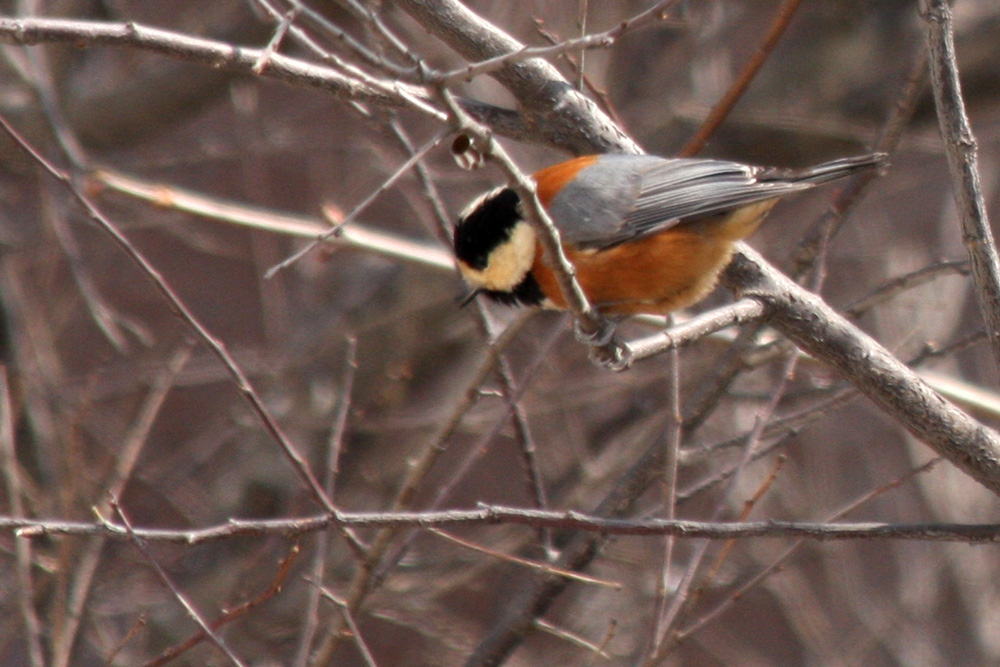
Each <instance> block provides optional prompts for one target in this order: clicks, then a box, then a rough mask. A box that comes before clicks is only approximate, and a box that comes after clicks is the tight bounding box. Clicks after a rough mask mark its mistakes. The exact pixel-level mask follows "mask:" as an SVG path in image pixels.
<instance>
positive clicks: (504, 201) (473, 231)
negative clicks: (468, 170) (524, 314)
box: [455, 188, 544, 305]
mask: <svg viewBox="0 0 1000 667" xmlns="http://www.w3.org/2000/svg"><path fill="white" fill-rule="evenodd" d="M520 201H521V200H520V198H519V197H518V196H517V193H516V192H514V191H513V190H511V189H510V188H500V189H497V190H493V191H491V192H488V193H486V194H485V195H483V196H482V197H480V198H479V199H477V200H475V201H473V202H472V204H470V205H469V206H468V208H466V209H465V212H464V213H462V215H461V216H460V217H459V219H458V224H456V225H455V257H456V258H457V259H458V268H459V270H460V271H461V272H462V277H463V278H465V281H466V282H467V283H469V285H470V286H471V287H472V288H473V290H474V291H475V292H476V293H482V294H485V295H486V296H488V297H490V298H492V299H494V300H495V301H498V302H500V303H503V304H507V305H520V304H524V305H538V304H539V303H541V302H542V299H543V298H544V297H543V294H542V291H541V289H540V288H539V286H538V283H537V282H536V281H535V279H534V278H533V277H532V275H531V273H530V271H531V266H532V264H533V263H534V261H535V244H536V241H535V231H534V230H533V229H532V228H531V225H530V224H529V223H528V222H527V221H525V220H524V217H523V216H522V215H521V207H520Z"/></svg>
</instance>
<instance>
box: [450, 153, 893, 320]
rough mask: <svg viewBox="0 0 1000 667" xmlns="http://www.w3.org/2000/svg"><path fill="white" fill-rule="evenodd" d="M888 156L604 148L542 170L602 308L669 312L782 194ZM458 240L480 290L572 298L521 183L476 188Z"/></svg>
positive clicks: (563, 229)
mask: <svg viewBox="0 0 1000 667" xmlns="http://www.w3.org/2000/svg"><path fill="white" fill-rule="evenodd" d="M884 162H885V155H883V154H873V155H864V156H860V157H851V158H844V159H840V160H834V161H832V162H826V163H823V164H820V165H817V166H815V167H810V168H808V169H801V170H790V169H776V168H768V167H754V166H749V165H745V164H740V163H738V162H728V161H723V160H704V159H686V158H674V159H671V158H661V157H655V156H650V155H622V154H606V155H588V156H584V157H578V158H575V159H572V160H567V161H566V162H560V163H558V164H555V165H552V166H550V167H546V168H545V169H542V170H541V171H538V172H536V173H535V174H534V175H533V178H534V180H535V184H536V187H537V191H538V199H539V201H540V202H541V204H542V206H543V207H544V208H545V210H546V211H547V212H548V215H549V217H550V218H551V219H552V222H553V223H554V224H555V226H556V228H557V229H558V230H559V235H560V237H561V240H562V244H563V249H564V251H565V253H566V256H567V258H568V259H569V260H570V261H571V262H572V263H573V265H574V267H575V268H576V278H577V280H578V281H579V283H580V286H581V288H582V289H583V291H584V293H585V294H586V296H587V299H588V301H589V302H590V303H591V304H592V305H593V306H594V307H595V308H597V309H598V310H599V311H600V312H601V313H602V314H604V315H610V316H617V315H635V314H640V313H652V314H661V315H662V314H666V313H669V312H671V311H674V310H677V309H679V308H684V307H687V306H690V305H692V304H694V303H696V302H697V301H699V300H700V299H702V298H703V297H705V296H706V295H707V294H708V293H709V292H710V291H711V290H712V288H713V287H714V286H715V283H716V281H717V280H718V276H719V273H720V272H721V271H722V269H723V268H725V266H726V264H728V263H729V260H730V257H731V256H732V253H733V246H734V244H735V243H736V242H737V241H739V240H741V239H743V238H745V237H746V236H748V235H749V234H751V233H752V232H753V231H754V230H755V229H756V228H757V226H758V225H759V224H760V222H761V220H763V219H764V217H765V216H766V215H767V213H768V212H769V211H770V210H771V207H773V206H774V204H775V203H776V202H777V201H778V199H780V198H782V197H784V196H786V195H790V194H792V193H793V192H799V191H800V190H806V189H808V188H811V187H813V186H815V185H818V184H820V183H825V182H827V181H832V180H834V179H838V178H843V177H845V176H850V175H851V174H854V173H856V172H858V171H860V170H863V169H869V168H872V167H878V166H881V165H882V164H883V163H884ZM454 245H455V256H456V258H457V259H458V267H459V270H460V271H461V273H462V276H463V277H464V278H465V280H466V282H467V283H468V284H469V285H470V286H471V287H472V288H473V294H472V296H474V295H476V294H484V295H486V296H487V297H490V298H492V299H494V300H496V301H498V302H500V303H504V304H510V305H529V306H542V307H544V308H555V309H563V308H565V307H566V301H565V299H564V298H563V295H562V292H561V291H560V289H559V285H558V283H557V281H556V278H555V275H554V274H553V273H552V270H551V269H550V268H549V267H548V266H546V264H545V262H544V261H543V259H542V247H541V244H540V243H538V240H537V237H536V233H535V230H534V228H533V227H532V226H531V224H530V223H529V222H528V221H527V220H526V219H525V215H524V212H523V210H522V208H521V201H520V198H519V197H518V195H517V193H516V192H514V190H512V189H510V188H506V187H503V188H497V189H495V190H492V191H490V192H487V193H486V194H484V195H482V196H480V197H479V198H477V199H476V200H474V201H473V202H472V203H471V204H470V205H469V206H468V207H467V208H466V209H465V211H464V212H463V213H462V215H461V217H460V218H459V220H458V223H457V225H456V226H455V243H454ZM470 298H471V297H470Z"/></svg>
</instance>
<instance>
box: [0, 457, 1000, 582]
mask: <svg viewBox="0 0 1000 667" xmlns="http://www.w3.org/2000/svg"><path fill="white" fill-rule="evenodd" d="M658 446H659V447H660V448H661V449H662V446H661V445H659V443H658ZM335 525H342V526H350V527H352V528H361V527H370V528H392V529H399V528H432V527H437V528H447V527H456V526H490V525H523V526H530V527H539V526H542V527H545V528H552V529H555V530H569V531H578V532H581V533H593V534H595V535H649V536H662V535H674V536H676V537H678V538H681V539H709V540H729V539H733V538H737V539H748V538H756V537H765V538H785V537H807V538H809V539H815V540H858V539H865V540H868V539H893V538H899V539H907V540H921V541H940V542H966V543H969V544H978V543H991V542H1000V524H995V523H986V524H957V523H882V522H871V521H869V522H858V523H826V522H810V521H777V520H769V521H747V522H726V521H689V520H683V519H674V520H673V521H668V520H666V519H659V518H643V519H618V518H608V517H605V516H599V515H596V514H586V513H583V512H577V511H572V510H558V511H557V510H536V509H531V508H525V507H506V506H502V505H482V506H480V507H478V508H476V509H465V510H441V511H437V512H426V511H420V512H338V513H337V515H334V516H331V515H326V514H320V515H315V516H311V517H302V518H294V519H255V520H246V519H232V520H230V521H227V522H225V523H222V524H218V525H216V526H209V527H207V528H197V529H191V530H168V529H163V528H135V527H132V528H129V527H126V526H125V525H124V524H118V523H114V522H112V521H110V520H105V519H102V520H101V521H98V522H86V521H46V520H42V519H27V518H23V517H22V518H15V517H9V516H7V517H4V516H0V530H12V529H13V531H14V534H15V535H17V536H19V537H31V538H34V537H42V536H55V535H77V536H78V535H107V536H108V537H109V538H111V539H115V540H131V539H134V538H139V539H141V540H144V541H146V542H168V543H175V544H188V545H190V544H204V543H206V542H213V541H218V540H228V539H233V538H236V537H247V536H280V537H285V538H291V537H296V536H299V535H307V534H309V533H314V532H316V531H319V530H327V529H329V528H330V527H331V526H335ZM559 567H562V566H559Z"/></svg>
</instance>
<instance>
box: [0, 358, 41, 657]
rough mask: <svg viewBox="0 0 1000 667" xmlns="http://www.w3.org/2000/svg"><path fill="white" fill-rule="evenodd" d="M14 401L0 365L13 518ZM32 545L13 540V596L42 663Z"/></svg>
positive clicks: (17, 488)
mask: <svg viewBox="0 0 1000 667" xmlns="http://www.w3.org/2000/svg"><path fill="white" fill-rule="evenodd" d="M14 431H15V428H14V404H13V402H12V401H11V397H10V383H9V381H8V379H7V368H6V367H5V366H0V470H2V471H3V477H4V482H5V483H6V486H7V502H8V503H9V506H10V511H11V514H12V515H13V516H14V517H15V518H23V517H24V503H23V500H22V493H23V489H22V488H21V471H20V470H19V465H18V462H17V448H16V446H15V436H14ZM33 553H34V549H33V548H32V544H31V541H30V540H23V539H20V540H15V541H14V556H15V559H16V560H15V570H16V572H17V598H18V600H17V601H18V606H19V607H20V610H21V622H22V623H24V641H25V644H26V645H27V651H28V661H29V662H30V663H31V664H32V665H34V666H35V667H42V665H44V664H45V654H44V653H42V625H41V623H40V622H39V620H38V614H37V613H36V612H35V584H34V581H33V578H32V576H31V568H32V566H33V564H34V556H33Z"/></svg>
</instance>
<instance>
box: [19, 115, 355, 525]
mask: <svg viewBox="0 0 1000 667" xmlns="http://www.w3.org/2000/svg"><path fill="white" fill-rule="evenodd" d="M0 127H2V128H3V129H4V131H5V132H6V133H7V134H8V135H10V137H11V138H12V139H13V140H14V141H15V143H17V145H18V146H20V147H21V148H22V149H23V150H24V151H25V152H26V153H28V155H30V156H31V158H32V159H34V160H35V161H36V162H37V163H38V164H39V165H40V166H41V167H42V168H43V169H44V170H45V171H47V172H48V173H49V174H50V175H51V176H52V177H53V178H55V179H56V180H57V181H58V182H60V183H61V184H63V185H64V186H65V187H66V189H67V190H68V191H69V193H70V194H71V195H72V197H73V198H74V199H76V201H77V202H78V203H79V204H80V205H81V206H83V208H84V210H85V211H86V212H87V215H88V216H89V217H90V219H91V220H93V221H94V222H95V223H96V224H97V226H98V227H100V228H101V229H103V230H104V231H105V232H106V233H107V234H108V235H109V236H111V238H112V239H113V240H114V242H115V243H116V244H117V245H118V246H119V247H120V248H121V249H122V250H124V251H125V254H126V255H127V256H128V257H129V258H130V259H131V260H132V261H133V262H134V263H135V264H136V265H137V266H138V267H139V269H140V270H141V271H142V272H143V273H144V274H145V275H146V276H147V278H149V280H150V281H151V282H152V283H153V285H154V286H155V287H156V289H157V290H158V291H159V292H160V294H161V295H162V296H163V297H164V298H165V299H166V300H167V302H168V303H170V305H171V307H172V308H173V310H174V312H175V313H176V314H177V315H178V316H179V317H180V318H181V320H183V321H184V323H185V324H187V325H188V326H189V327H190V328H191V329H192V330H193V331H194V332H195V334H196V335H197V337H198V338H199V339H200V340H202V341H203V342H204V343H206V344H207V345H208V347H209V349H210V350H211V351H212V352H213V353H214V354H215V356H216V357H217V358H218V359H219V361H220V362H222V364H223V366H224V367H225V368H226V370H228V371H229V373H230V374H231V376H232V377H233V380H234V381H235V384H236V387H237V388H238V389H239V391H240V393H241V394H242V395H243V397H244V398H245V399H246V400H247V402H248V403H249V404H250V407H251V408H253V411H254V412H255V413H256V415H257V417H258V418H259V420H260V421H261V424H262V425H263V426H264V428H265V430H266V431H267V432H268V433H269V434H270V435H271V437H272V439H273V440H274V441H275V442H276V443H278V445H279V447H280V448H281V450H282V452H283V453H284V454H285V457H286V458H287V459H288V460H289V462H290V463H291V465H292V468H293V469H294V470H295V472H296V473H297V474H298V475H299V478H300V479H301V480H302V482H303V483H304V484H305V486H306V488H307V489H308V490H309V491H310V492H311V494H312V496H313V498H314V499H315V500H316V502H317V503H318V504H319V505H320V506H321V507H323V508H324V509H325V510H326V511H328V512H334V511H336V510H335V508H334V507H333V505H332V503H331V502H330V500H329V498H327V497H326V494H324V493H323V489H322V487H320V485H319V482H318V481H317V480H316V477H315V476H314V475H313V473H312V470H311V469H310V468H309V464H308V463H307V462H306V460H305V459H304V458H303V457H302V456H301V455H300V454H299V452H298V450H297V449H296V448H295V446H294V445H293V444H292V442H291V441H290V440H289V439H288V438H287V436H285V434H284V431H283V430H282V428H281V426H280V425H279V424H278V422H277V420H276V419H275V418H274V417H273V416H272V415H271V412H270V411H269V410H268V409H267V406H266V405H264V401H263V399H262V398H261V397H260V395H259V394H258V393H257V391H256V390H255V389H254V387H253V385H252V384H251V382H250V379H249V378H248V377H247V376H246V374H245V373H244V372H243V370H242V369H241V368H240V367H239V365H238V364H237V363H236V361H235V359H233V357H232V355H231V354H229V352H228V351H227V350H226V347H225V344H224V343H223V342H222V341H220V340H219V339H218V338H216V337H215V336H213V335H212V334H211V333H210V332H209V331H208V329H206V328H205V326H204V325H203V324H202V323H201V320H199V319H198V318H197V317H196V316H195V314H194V312H193V311H191V310H190V309H189V308H188V307H187V305H186V304H185V303H184V302H183V301H181V299H180V297H179V296H178V295H177V293H176V292H174V290H173V288H172V287H170V285H169V283H167V281H166V279H165V278H164V277H163V276H162V275H161V274H160V272H159V271H157V270H156V268H155V267H154V266H153V265H152V264H150V262H149V260H147V259H146V257H145V255H143V254H142V253H141V252H140V251H139V249H138V248H136V247H135V246H134V245H133V244H132V243H131V242H130V241H129V240H128V238H126V237H125V235H124V234H122V233H121V231H120V230H119V229H118V228H117V227H116V226H115V225H114V224H113V223H112V222H111V220H110V219H108V218H107V217H105V215H104V214H103V213H102V212H101V211H100V210H99V209H98V208H97V206H96V205H95V204H94V203H93V201H92V200H91V199H90V197H88V196H87V195H86V194H84V193H83V191H82V190H81V189H80V188H79V186H78V184H77V183H76V182H75V181H74V180H73V179H71V178H70V177H69V176H68V175H67V174H65V173H64V172H62V171H60V170H59V169H57V168H56V167H55V166H54V165H53V164H52V163H51V162H49V161H48V160H46V159H45V157H44V156H42V155H41V154H40V153H38V151H36V150H35V149H34V148H33V147H32V146H31V145H30V144H28V143H27V142H26V141H25V140H24V138H23V137H21V135H20V134H19V133H18V132H17V130H15V129H14V128H13V126H11V125H10V123H9V122H8V121H7V119H6V118H5V117H3V116H0Z"/></svg>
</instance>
